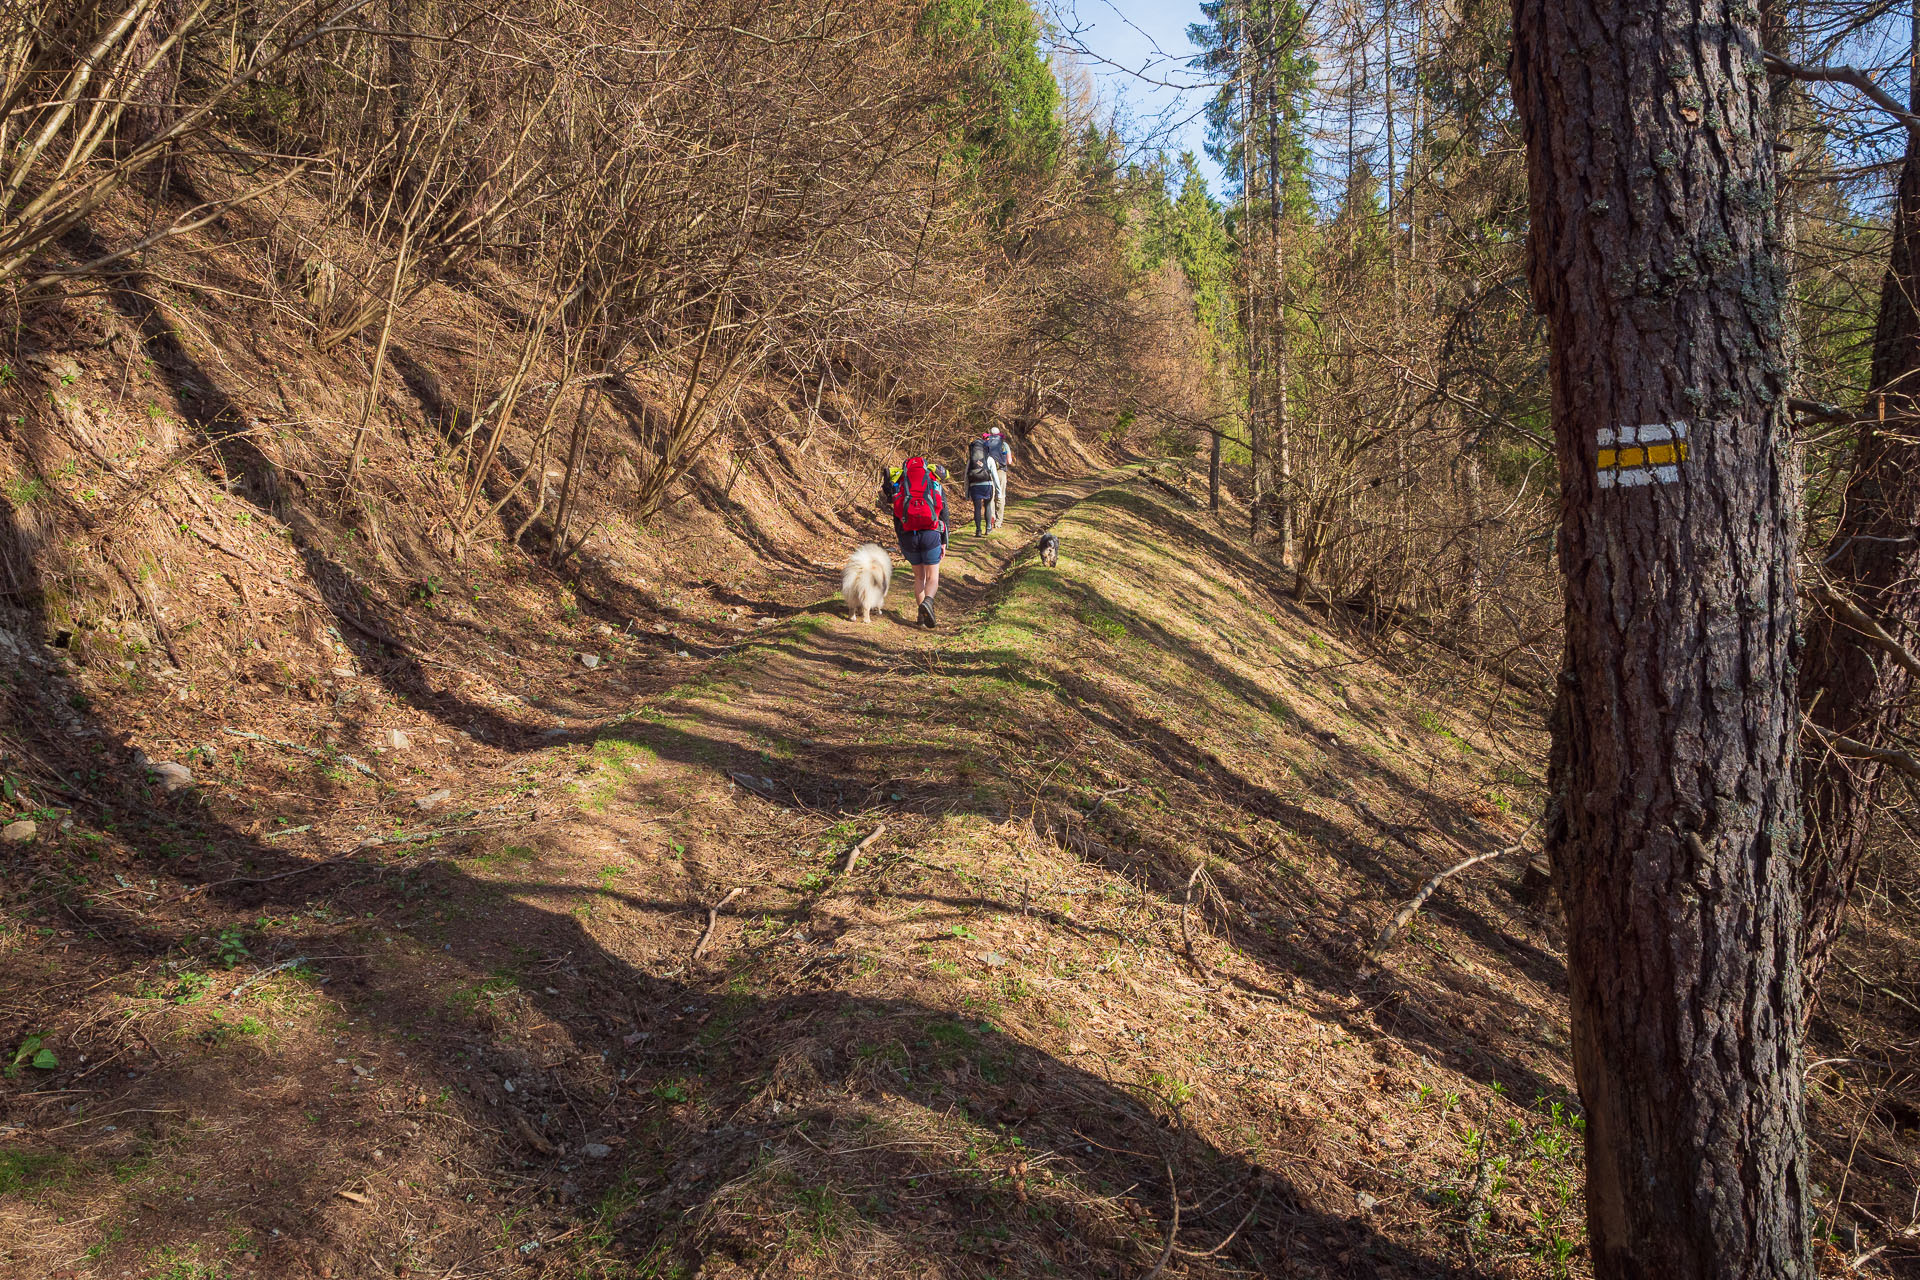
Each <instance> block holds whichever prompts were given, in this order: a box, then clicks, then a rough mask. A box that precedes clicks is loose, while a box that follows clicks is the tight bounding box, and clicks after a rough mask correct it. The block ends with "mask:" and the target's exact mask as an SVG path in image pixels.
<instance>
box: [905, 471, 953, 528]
mask: <svg viewBox="0 0 1920 1280" xmlns="http://www.w3.org/2000/svg"><path fill="white" fill-rule="evenodd" d="M945 505H946V504H945V495H943V494H942V493H941V492H940V486H939V484H938V483H937V482H936V481H935V480H934V478H933V474H932V473H931V472H929V471H928V470H927V460H926V459H925V458H908V459H907V466H906V471H905V473H904V474H902V475H901V477H900V483H899V485H898V486H896V487H895V488H894V491H893V518H894V519H895V520H898V521H899V522H900V527H901V528H902V529H905V530H907V531H908V532H918V531H920V530H923V529H938V528H939V527H940V517H941V516H942V515H943V514H945Z"/></svg>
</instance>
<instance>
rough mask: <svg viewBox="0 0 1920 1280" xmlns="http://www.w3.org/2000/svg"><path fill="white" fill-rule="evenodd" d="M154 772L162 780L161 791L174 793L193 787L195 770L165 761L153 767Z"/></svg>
mask: <svg viewBox="0 0 1920 1280" xmlns="http://www.w3.org/2000/svg"><path fill="white" fill-rule="evenodd" d="M153 771H154V773H155V774H157V775H158V776H159V778H160V789H161V790H162V791H166V792H174V791H178V790H180V789H181V788H183V787H190V786H192V785H193V770H191V769H189V768H187V766H185V765H183V764H175V763H174V762H173V761H171V760H163V761H162V762H160V763H159V764H156V765H154V766H153Z"/></svg>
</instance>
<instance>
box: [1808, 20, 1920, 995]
mask: <svg viewBox="0 0 1920 1280" xmlns="http://www.w3.org/2000/svg"><path fill="white" fill-rule="evenodd" d="M1912 47H1913V51H1914V59H1915V66H1914V70H1913V71H1912V73H1911V74H1912V77H1913V78H1912V82H1911V83H1910V85H1909V88H1908V94H1909V101H1910V103H1911V104H1912V105H1913V106H1914V107H1915V108H1916V109H1920V15H1916V20H1915V22H1914V27H1913V37H1912ZM1916 289H1920V142H1916V140H1915V139H1914V138H1913V137H1912V136H1911V135H1910V136H1909V137H1908V140H1907V155H1906V163H1905V164H1903V165H1902V166H1901V168H1900V190H1899V195H1898V198H1897V200H1896V201H1895V205H1894V213H1893V249H1892V254H1891V256H1890V259H1889V261H1888V264H1887V274H1886V277H1885V279H1884V281H1883V282H1882V284H1881V287H1880V317H1879V320H1878V323H1877V324H1876V325H1875V326H1874V334H1873V372H1872V382H1871V386H1872V387H1873V388H1874V390H1873V393H1872V394H1871V395H1870V396H1869V410H1868V412H1867V413H1865V414H1863V415H1862V417H1864V418H1866V419H1868V421H1867V422H1866V423H1865V424H1864V425H1863V426H1862V428H1861V430H1860V434H1859V437H1858V439H1857V440H1856V441H1855V442H1854V448H1853V471H1852V474H1851V475H1849V476H1848V478H1847V492H1846V502H1845V505H1844V507H1843V508H1842V509H1841V513H1840V520H1839V523H1838V524H1836V525H1835V526H1834V531H1833V541H1832V543H1830V544H1829V550H1828V553H1827V557H1826V560H1827V563H1826V565H1825V569H1826V571H1827V573H1829V574H1830V575H1831V576H1832V580H1833V589H1834V592H1835V594H1836V595H1838V596H1839V597H1841V598H1842V599H1844V600H1846V601H1848V602H1850V603H1851V604H1853V605H1854V606H1856V607H1857V608H1858V609H1859V610H1861V611H1862V612H1863V613H1865V615H1866V616H1867V617H1869V618H1871V619H1873V621H1874V622H1875V623H1877V624H1878V626H1879V628H1880V630H1881V631H1882V632H1883V633H1885V635H1886V636H1887V637H1888V638H1890V639H1891V640H1892V641H1893V642H1894V643H1895V644H1897V645H1899V646H1901V647H1902V648H1904V649H1905V650H1906V651H1907V652H1908V653H1912V652H1913V651H1914V649H1915V648H1916V646H1920V537H1917V536H1916V534H1920V437H1917V436H1916V432H1920V397H1917V396H1916V381H1917V380H1920V313H1916V311H1915V303H1916V294H1915V290H1916ZM1858 621H1859V620H1858V619H1855V620H1854V621H1849V620H1847V619H1846V618H1844V617H1841V616H1838V614H1837V611H1836V610H1834V609H1833V608H1831V607H1827V606H1824V605H1823V607H1820V608H1817V609H1815V610H1814V611H1813V615H1812V617H1810V618H1809V619H1808V620H1807V653H1806V662H1805V669H1804V670H1805V673H1804V675H1803V676H1802V678H1801V690H1802V692H1803V693H1804V695H1805V696H1804V699H1803V701H1804V702H1805V703H1806V704H1807V706H1808V712H1807V715H1808V718H1809V719H1810V720H1811V721H1812V722H1813V724H1814V726H1815V727H1816V729H1818V730H1820V731H1821V733H1822V736H1823V737H1826V736H1832V735H1839V736H1843V737H1847V738H1851V739H1853V740H1854V741H1855V742H1860V743H1864V744H1866V745H1867V746H1868V747H1871V748H1874V749H1882V748H1886V747H1890V746H1893V745H1894V737H1895V735H1896V734H1898V733H1899V731H1900V728H1901V726H1902V724H1903V722H1904V720H1905V716H1906V702H1907V699H1908V697H1909V696H1910V695H1911V693H1912V683H1913V681H1912V677H1911V675H1910V674H1909V673H1908V669H1907V668H1906V667H1905V666H1904V665H1902V664H1901V663H1900V662H1899V661H1897V660H1896V659H1895V657H1894V655H1893V654H1892V653H1890V652H1888V650H1887V649H1886V647H1885V646H1884V645H1881V644H1876V643H1874V641H1873V640H1871V639H1869V638H1868V636H1867V635H1866V634H1864V633H1863V631H1862V629H1861V627H1860V626H1859V625H1857V623H1858ZM1808 745H1809V746H1810V747H1815V748H1817V749H1816V750H1814V751H1812V752H1810V754H1809V755H1808V756H1807V758H1806V760H1805V761H1804V763H1803V765H1802V785H1803V787H1804V789H1805V792H1806V814H1807V845H1806V855H1805V857H1804V859H1803V861H1802V869H1801V902H1802V904H1803V907H1804V909H1805V911H1806V918H1807V940H1806V963H1805V972H1806V982H1807V989H1808V990H1809V991H1811V990H1814V989H1816V988H1817V986H1818V984H1819V981H1820V973H1821V971H1822V970H1823V969H1824V968H1825V967H1826V963H1827V959H1828V957H1829V956H1830V955H1831V953H1832V950H1833V944H1834V940H1835V939H1836V937H1837V936H1838V935H1839V932H1840V922H1841V920H1842V919H1843V918H1844V916H1845V914H1846V909H1847V901H1848V899H1850V898H1851V897H1852V896H1853V887H1854V883H1855V881H1857V880H1858V879H1859V876H1860V860H1861V858H1862V856H1863V855H1864V854H1865V852H1866V846H1867V837H1868V835H1869V834H1870V833H1871V829H1872V822H1873V810H1874V801H1875V797H1876V794H1877V793H1878V790H1879V785H1880V778H1881V774H1882V772H1883V770H1884V766H1883V765H1882V764H1881V763H1880V762H1879V761H1877V760H1873V759H1868V758H1862V757H1855V756H1851V755H1843V754H1840V753H1839V752H1837V751H1835V750H1834V749H1833V747H1832V746H1831V745H1830V744H1827V743H1809V744H1808Z"/></svg>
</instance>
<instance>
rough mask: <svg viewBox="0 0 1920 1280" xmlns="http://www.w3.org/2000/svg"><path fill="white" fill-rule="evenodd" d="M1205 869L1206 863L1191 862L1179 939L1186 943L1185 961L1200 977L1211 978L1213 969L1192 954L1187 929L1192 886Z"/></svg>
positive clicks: (1181, 904) (1191, 939)
mask: <svg viewBox="0 0 1920 1280" xmlns="http://www.w3.org/2000/svg"><path fill="white" fill-rule="evenodd" d="M1206 869H1207V864H1206V863H1204V862H1196V863H1194V864H1193V874H1192V875H1190V876H1188V877H1187V896H1186V898H1185V900H1184V901H1182V902H1181V903H1180V940H1181V941H1182V942H1184V943H1186V946H1187V963H1188V964H1191V965H1192V966H1193V967H1194V968H1196V969H1198V970H1199V971H1200V976H1201V977H1203V978H1211V977H1213V970H1211V969H1209V968H1208V967H1207V965H1206V963H1205V962H1204V961H1203V960H1201V959H1200V957H1199V956H1198V955H1196V954H1194V950H1193V935H1192V934H1191V933H1189V932H1188V931H1187V910H1188V909H1189V908H1190V907H1192V906H1193V886H1194V884H1195V882H1197V881H1198V880H1199V879H1200V874H1201V872H1203V871H1205V870H1206Z"/></svg>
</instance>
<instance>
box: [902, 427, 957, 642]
mask: <svg viewBox="0 0 1920 1280" xmlns="http://www.w3.org/2000/svg"><path fill="white" fill-rule="evenodd" d="M945 478H946V468H945V467H942V466H938V465H935V466H930V467H928V468H927V482H928V484H929V485H930V486H931V487H932V490H933V493H934V495H935V499H936V503H937V507H936V509H937V510H938V511H939V512H940V526H939V527H938V528H936V529H901V530H900V554H901V555H903V556H905V557H906V560H907V563H908V564H910V565H912V566H913V599H914V602H915V603H916V604H917V605H918V606H919V609H920V625H921V626H923V627H931V626H933V621H934V619H933V598H934V597H935V596H936V595H938V594H940V557H941V556H942V555H944V554H946V550H947V529H948V523H949V519H950V514H951V513H949V512H948V511H947V504H946V496H945V493H944V492H943V491H942V490H941V488H940V482H941V481H942V480H943V479H945Z"/></svg>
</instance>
